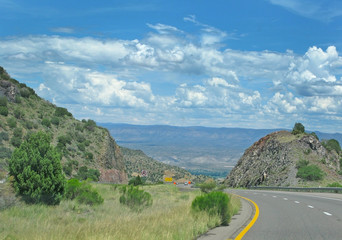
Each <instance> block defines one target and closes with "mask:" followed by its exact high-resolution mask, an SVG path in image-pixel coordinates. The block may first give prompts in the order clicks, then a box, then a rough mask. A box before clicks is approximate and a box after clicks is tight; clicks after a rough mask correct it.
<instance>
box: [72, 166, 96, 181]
mask: <svg viewBox="0 0 342 240" xmlns="http://www.w3.org/2000/svg"><path fill="white" fill-rule="evenodd" d="M100 175H101V173H100V171H99V170H97V169H88V168H87V167H86V166H82V167H80V168H79V169H78V172H77V178H78V179H80V180H86V179H91V180H93V181H99V178H100Z"/></svg>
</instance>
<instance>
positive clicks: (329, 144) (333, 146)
mask: <svg viewBox="0 0 342 240" xmlns="http://www.w3.org/2000/svg"><path fill="white" fill-rule="evenodd" d="M322 145H323V146H324V147H325V148H326V149H327V150H328V151H332V150H335V151H336V152H337V153H340V152H341V146H340V143H339V142H338V141H337V140H336V139H329V140H327V141H326V140H325V141H323V142H322Z"/></svg>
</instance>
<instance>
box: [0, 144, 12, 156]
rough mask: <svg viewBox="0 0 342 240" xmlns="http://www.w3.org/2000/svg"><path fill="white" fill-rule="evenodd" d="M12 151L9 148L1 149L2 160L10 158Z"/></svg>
mask: <svg viewBox="0 0 342 240" xmlns="http://www.w3.org/2000/svg"><path fill="white" fill-rule="evenodd" d="M11 155H12V151H11V149H9V148H5V147H0V158H10V157H11Z"/></svg>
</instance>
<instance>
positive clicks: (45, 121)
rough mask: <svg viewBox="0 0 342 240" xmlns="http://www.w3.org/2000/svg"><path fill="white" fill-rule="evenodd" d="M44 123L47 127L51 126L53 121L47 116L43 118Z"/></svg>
mask: <svg viewBox="0 0 342 240" xmlns="http://www.w3.org/2000/svg"><path fill="white" fill-rule="evenodd" d="M42 125H44V126H46V127H51V122H50V120H49V119H47V118H43V120H42Z"/></svg>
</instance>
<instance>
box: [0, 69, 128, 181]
mask: <svg viewBox="0 0 342 240" xmlns="http://www.w3.org/2000/svg"><path fill="white" fill-rule="evenodd" d="M38 131H43V132H46V133H48V134H49V135H50V136H51V138H52V145H54V146H56V147H57V148H58V150H59V151H60V152H61V153H62V160H61V162H62V167H63V170H64V173H65V174H66V175H67V176H68V177H72V176H77V175H79V174H82V171H83V172H84V170H87V171H88V170H89V169H93V170H98V171H99V172H100V176H99V179H95V180H101V181H108V182H109V181H111V182H116V183H120V182H127V175H126V172H125V164H124V161H123V156H122V154H121V151H120V149H119V147H118V146H117V144H116V143H115V141H114V139H113V138H112V137H111V136H110V134H109V132H108V130H107V129H104V128H102V127H98V126H97V125H96V123H95V122H94V121H93V120H90V119H88V120H85V119H83V120H82V121H79V120H77V119H75V118H74V117H73V116H72V114H71V113H70V112H68V110H67V109H65V108H61V107H57V106H55V105H54V104H52V103H50V102H48V101H46V100H44V99H42V98H40V97H39V96H38V95H37V94H36V93H35V92H34V90H33V89H31V88H29V87H27V86H26V85H25V84H22V83H19V82H18V81H16V80H15V79H13V78H11V77H10V76H9V75H8V74H7V72H6V71H5V70H4V69H3V68H2V67H0V172H6V171H8V161H9V159H10V157H11V154H12V152H13V150H14V148H16V147H19V146H20V144H21V143H22V142H23V140H25V139H27V138H28V137H29V136H30V135H31V134H32V133H33V132H38ZM80 169H81V172H80ZM0 177H1V176H0Z"/></svg>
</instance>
